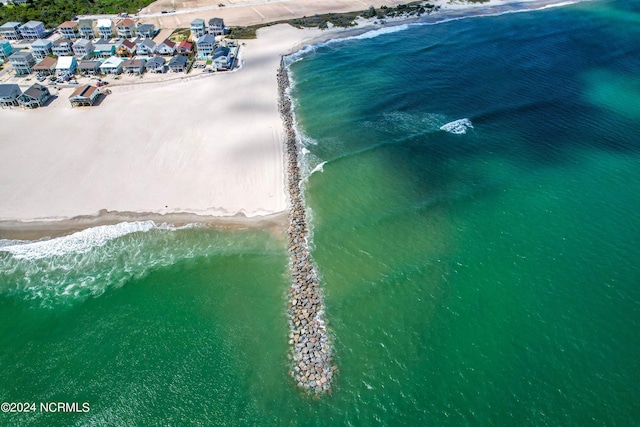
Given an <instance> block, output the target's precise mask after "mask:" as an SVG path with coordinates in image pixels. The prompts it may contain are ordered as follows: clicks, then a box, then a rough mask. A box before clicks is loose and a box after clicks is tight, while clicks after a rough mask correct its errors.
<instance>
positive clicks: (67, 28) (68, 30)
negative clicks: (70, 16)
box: [58, 21, 80, 39]
mask: <svg viewBox="0 0 640 427" xmlns="http://www.w3.org/2000/svg"><path fill="white" fill-rule="evenodd" d="M58 32H59V33H60V35H61V36H62V37H64V38H65V39H77V38H78V36H79V35H80V33H79V32H78V21H66V22H63V23H62V24H60V25H58Z"/></svg>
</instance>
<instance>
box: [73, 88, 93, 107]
mask: <svg viewBox="0 0 640 427" xmlns="http://www.w3.org/2000/svg"><path fill="white" fill-rule="evenodd" d="M99 96H100V91H99V90H98V88H97V87H95V86H91V85H84V86H80V87H79V88H78V89H76V90H75V91H73V93H72V94H71V96H69V102H70V103H71V106H72V107H90V106H92V105H93V104H95V102H96V101H97V100H98V97H99Z"/></svg>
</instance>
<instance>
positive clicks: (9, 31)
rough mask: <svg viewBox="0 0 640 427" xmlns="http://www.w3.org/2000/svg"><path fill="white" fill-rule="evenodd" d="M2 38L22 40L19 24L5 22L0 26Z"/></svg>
mask: <svg viewBox="0 0 640 427" xmlns="http://www.w3.org/2000/svg"><path fill="white" fill-rule="evenodd" d="M0 36H2V38H4V39H5V40H20V39H21V38H22V34H21V33H20V23H19V22H5V23H4V24H2V25H1V26H0Z"/></svg>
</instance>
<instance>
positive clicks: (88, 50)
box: [71, 39, 93, 58]
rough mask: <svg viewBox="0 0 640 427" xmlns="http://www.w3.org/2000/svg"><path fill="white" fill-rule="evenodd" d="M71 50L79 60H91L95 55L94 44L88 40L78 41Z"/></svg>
mask: <svg viewBox="0 0 640 427" xmlns="http://www.w3.org/2000/svg"><path fill="white" fill-rule="evenodd" d="M71 48H72V49H73V54H74V55H75V56H77V57H78V58H89V57H90V56H91V55H92V54H93V42H92V41H91V40H88V39H79V40H76V41H75V43H73V46H71Z"/></svg>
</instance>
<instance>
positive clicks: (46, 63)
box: [32, 56, 58, 76]
mask: <svg viewBox="0 0 640 427" xmlns="http://www.w3.org/2000/svg"><path fill="white" fill-rule="evenodd" d="M57 63H58V60H57V59H56V58H52V57H50V56H47V57H46V58H43V59H42V61H40V62H38V63H37V64H36V65H34V66H33V68H32V70H33V71H35V72H36V73H37V74H38V75H39V76H52V75H54V74H55V73H56V64H57Z"/></svg>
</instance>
